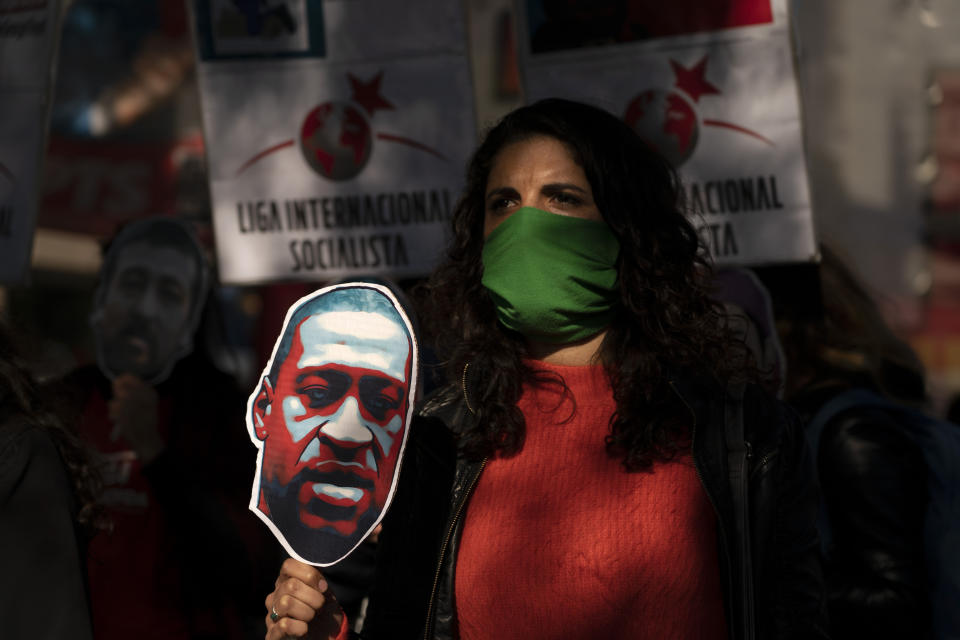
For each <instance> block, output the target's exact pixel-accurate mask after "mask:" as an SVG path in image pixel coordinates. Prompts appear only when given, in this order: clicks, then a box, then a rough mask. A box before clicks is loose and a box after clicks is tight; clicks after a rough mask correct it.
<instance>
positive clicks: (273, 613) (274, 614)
mask: <svg viewBox="0 0 960 640" xmlns="http://www.w3.org/2000/svg"><path fill="white" fill-rule="evenodd" d="M270 609H271V610H270V619H271V620H273V621H274V622H276V621H277V620H279V619H280V614H279V613H277V607H276V605H274V606H272V607H270Z"/></svg>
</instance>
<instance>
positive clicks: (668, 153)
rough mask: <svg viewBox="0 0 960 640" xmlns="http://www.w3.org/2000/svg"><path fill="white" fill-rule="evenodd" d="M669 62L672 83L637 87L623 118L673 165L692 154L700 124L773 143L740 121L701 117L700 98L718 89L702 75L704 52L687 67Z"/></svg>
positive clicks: (715, 92)
mask: <svg viewBox="0 0 960 640" xmlns="http://www.w3.org/2000/svg"><path fill="white" fill-rule="evenodd" d="M670 66H671V67H672V68H673V74H674V78H675V83H674V86H673V87H672V88H671V89H669V90H664V89H659V88H656V89H645V90H644V91H641V92H640V93H639V94H637V95H636V96H634V98H633V99H632V100H631V101H630V102H629V103H628V104H627V109H626V112H625V113H624V115H623V120H624V122H626V123H627V124H628V125H630V127H631V128H632V129H633V130H634V131H636V132H637V135H639V136H640V137H641V138H643V139H644V141H646V143H647V144H649V145H650V146H651V147H653V148H654V149H656V150H657V151H658V152H659V153H660V154H661V155H663V156H664V157H665V158H666V159H667V160H668V161H670V163H671V164H672V165H673V166H674V167H679V166H681V165H682V164H683V163H684V162H686V161H687V160H689V159H690V156H692V155H693V152H694V151H695V150H696V148H697V143H698V142H699V140H700V128H701V126H706V127H721V128H725V129H730V130H733V131H736V132H738V133H743V134H746V135H749V136H752V137H754V138H756V139H758V140H761V141H762V142H764V143H765V144H768V145H770V146H774V143H773V142H772V141H771V140H769V139H767V138H765V137H764V136H762V135H760V134H759V133H757V132H755V131H751V130H749V129H746V128H744V127H741V126H740V125H737V124H733V123H731V122H723V121H721V120H710V119H704V120H702V121H701V119H700V115H699V113H698V112H697V104H699V102H700V98H701V97H703V96H706V95H720V93H721V91H720V89H718V88H717V87H715V86H714V85H712V84H710V82H708V81H707V79H706V73H707V57H706V56H704V57H703V58H701V59H700V62H698V63H697V64H695V65H694V66H693V67H691V68H689V69H687V68H686V67H684V66H683V65H681V64H680V63H679V62H677V61H675V60H671V61H670Z"/></svg>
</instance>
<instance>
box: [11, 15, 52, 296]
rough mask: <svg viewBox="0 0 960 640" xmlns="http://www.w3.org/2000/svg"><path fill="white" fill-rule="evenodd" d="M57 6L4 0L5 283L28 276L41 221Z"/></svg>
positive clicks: (19, 280) (18, 280)
mask: <svg viewBox="0 0 960 640" xmlns="http://www.w3.org/2000/svg"><path fill="white" fill-rule="evenodd" d="M58 33H59V2H56V0H42V1H41V0H35V1H28V0H0V96H3V99H2V100H0V282H3V283H10V284H14V283H18V282H21V281H22V280H23V279H24V278H25V277H26V274H27V270H28V267H29V265H30V251H31V248H32V246H33V232H34V228H35V226H36V221H37V203H38V200H39V179H40V166H41V161H42V152H43V149H44V146H45V140H46V131H47V115H48V113H49V104H50V86H51V81H52V78H53V72H52V61H53V53H54V50H55V48H56V41H57V34H58Z"/></svg>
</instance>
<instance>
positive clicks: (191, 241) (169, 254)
mask: <svg viewBox="0 0 960 640" xmlns="http://www.w3.org/2000/svg"><path fill="white" fill-rule="evenodd" d="M207 278H208V274H207V269H206V262H205V260H204V257H203V252H202V250H201V249H200V246H199V244H198V243H197V241H196V239H195V238H194V236H193V234H192V233H191V232H190V231H189V230H188V229H187V227H185V226H184V225H182V224H180V223H179V222H177V221H175V220H171V219H168V218H154V219H148V220H143V221H139V222H135V223H133V224H131V225H129V226H127V227H125V228H124V229H123V231H121V232H120V234H118V235H117V237H116V238H115V239H114V240H113V242H112V243H111V245H110V249H109V251H108V252H107V254H106V256H105V257H104V264H103V268H102V270H101V274H100V285H99V288H98V289H97V293H96V297H95V301H94V312H93V315H92V317H91V325H92V327H93V330H94V337H95V339H96V344H97V358H98V361H99V363H100V368H101V369H102V370H103V371H104V373H105V374H106V375H107V376H108V377H110V378H114V377H116V376H118V375H120V374H124V373H132V374H134V375H136V376H137V377H139V378H141V379H142V380H144V381H146V382H149V383H151V384H155V383H158V382H161V381H162V380H164V379H165V378H166V377H167V375H169V373H170V370H171V369H172V368H173V365H174V364H175V363H176V361H177V360H178V359H179V358H181V357H182V356H184V355H186V354H187V353H189V352H190V350H191V349H192V345H193V333H194V331H195V330H196V326H197V323H198V322H199V317H200V310H201V306H202V302H203V298H204V295H205V292H206V286H207Z"/></svg>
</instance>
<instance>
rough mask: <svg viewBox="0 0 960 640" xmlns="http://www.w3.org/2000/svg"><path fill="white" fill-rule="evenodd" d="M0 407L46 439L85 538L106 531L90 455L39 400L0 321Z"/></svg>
mask: <svg viewBox="0 0 960 640" xmlns="http://www.w3.org/2000/svg"><path fill="white" fill-rule="evenodd" d="M0 406H2V407H3V411H4V413H5V414H19V415H20V416H22V417H23V418H25V419H26V420H27V422H28V423H30V424H32V425H35V426H36V427H38V428H40V429H43V430H44V432H46V434H47V435H48V436H49V437H50V439H51V440H52V441H53V443H54V445H56V447H57V451H58V452H59V453H60V458H61V460H62V461H63V463H64V465H65V466H66V469H67V473H68V475H69V477H70V480H71V481H72V483H73V491H74V495H75V496H76V499H77V504H78V506H79V510H78V513H77V516H76V518H77V521H78V522H79V523H80V525H81V527H82V528H83V530H84V531H85V533H86V534H87V535H93V534H94V533H96V532H97V531H98V530H108V529H110V527H111V523H110V521H109V519H108V517H107V515H106V512H105V511H104V509H103V508H102V507H101V506H100V505H99V504H97V498H98V497H99V495H100V491H101V489H102V487H103V482H102V479H101V476H100V473H99V471H98V470H97V467H96V465H95V464H94V462H93V457H92V453H91V452H90V451H89V450H88V449H87V448H86V447H85V446H84V445H83V443H82V442H80V440H79V439H78V438H77V437H76V436H75V435H74V434H73V433H71V432H70V431H68V430H67V429H66V427H65V426H64V425H63V423H62V422H61V421H60V419H59V418H58V417H57V416H56V414H55V413H53V412H52V411H51V410H50V409H48V408H47V406H46V405H45V404H44V402H43V401H42V400H41V397H40V393H39V391H38V390H37V385H36V383H35V382H34V380H33V377H32V376H31V375H30V373H29V372H28V370H27V368H26V366H25V365H24V363H23V360H22V359H21V357H20V353H19V351H18V349H17V346H16V341H15V339H14V336H13V333H12V331H11V330H10V327H9V326H8V325H7V324H6V323H5V322H3V321H0Z"/></svg>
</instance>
